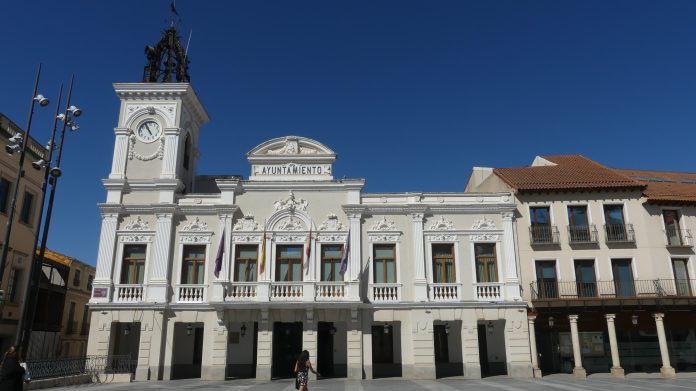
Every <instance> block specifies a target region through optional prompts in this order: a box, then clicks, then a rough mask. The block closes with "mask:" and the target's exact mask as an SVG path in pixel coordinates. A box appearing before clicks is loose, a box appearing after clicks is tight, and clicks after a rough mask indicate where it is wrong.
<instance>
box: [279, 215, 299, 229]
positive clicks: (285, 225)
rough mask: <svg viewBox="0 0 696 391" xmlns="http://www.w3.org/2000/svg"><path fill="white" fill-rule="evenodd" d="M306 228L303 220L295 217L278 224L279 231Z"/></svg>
mask: <svg viewBox="0 0 696 391" xmlns="http://www.w3.org/2000/svg"><path fill="white" fill-rule="evenodd" d="M304 228H305V227H304V225H303V224H302V222H301V221H300V220H299V219H296V218H294V217H289V218H286V219H285V220H283V221H281V222H280V224H279V225H278V230H279V231H302V230H303V229H304Z"/></svg>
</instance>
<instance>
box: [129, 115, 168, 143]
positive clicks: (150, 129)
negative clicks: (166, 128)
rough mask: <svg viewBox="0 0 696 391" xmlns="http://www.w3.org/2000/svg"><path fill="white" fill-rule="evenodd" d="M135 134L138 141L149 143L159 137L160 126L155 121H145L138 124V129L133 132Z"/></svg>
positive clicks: (160, 132)
mask: <svg viewBox="0 0 696 391" xmlns="http://www.w3.org/2000/svg"><path fill="white" fill-rule="evenodd" d="M135 134H136V136H137V137H138V139H139V140H140V141H142V142H144V143H151V142H153V141H155V140H157V139H158V138H159V137H160V135H161V134H162V128H161V127H160V126H159V124H158V123H157V122H155V121H151V120H150V121H145V122H143V123H142V124H140V126H138V130H137V131H136V132H135Z"/></svg>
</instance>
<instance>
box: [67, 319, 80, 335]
mask: <svg viewBox="0 0 696 391" xmlns="http://www.w3.org/2000/svg"><path fill="white" fill-rule="evenodd" d="M76 332H77V321H76V320H68V323H67V324H66V325H65V334H68V335H70V334H75V333H76Z"/></svg>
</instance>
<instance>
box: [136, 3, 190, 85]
mask: <svg viewBox="0 0 696 391" xmlns="http://www.w3.org/2000/svg"><path fill="white" fill-rule="evenodd" d="M170 9H171V23H170V26H169V28H167V29H166V30H164V33H163V35H162V38H161V39H160V40H159V42H158V43H157V44H156V45H155V46H150V45H148V46H145V55H146V56H147V65H145V69H144V71H143V83H158V82H159V83H172V82H173V80H172V78H173V77H174V78H176V82H178V83H188V82H190V81H191V78H190V76H189V73H188V65H189V60H188V53H187V52H188V47H187V48H186V49H184V46H183V45H182V44H181V38H180V37H179V33H178V31H177V30H176V21H177V20H179V21H181V19H179V18H178V17H179V12H178V11H177V10H176V3H175V2H174V1H172V2H171V3H170ZM189 40H190V37H189ZM187 46H188V45H187Z"/></svg>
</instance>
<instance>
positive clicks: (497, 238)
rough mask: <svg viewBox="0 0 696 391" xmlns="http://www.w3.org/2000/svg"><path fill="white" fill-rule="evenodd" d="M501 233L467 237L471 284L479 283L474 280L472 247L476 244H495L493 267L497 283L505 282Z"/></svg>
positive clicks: (495, 232)
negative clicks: (496, 274)
mask: <svg viewBox="0 0 696 391" xmlns="http://www.w3.org/2000/svg"><path fill="white" fill-rule="evenodd" d="M502 241H503V233H502V231H488V232H486V233H471V234H470V235H469V243H470V244H469V255H470V259H471V283H472V284H477V283H479V282H478V281H477V280H476V252H475V251H474V246H475V245H476V243H494V244H495V266H496V268H497V269H498V281H496V282H497V283H502V282H505V268H504V267H503V262H504V259H503V257H502V252H501V250H502Z"/></svg>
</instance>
